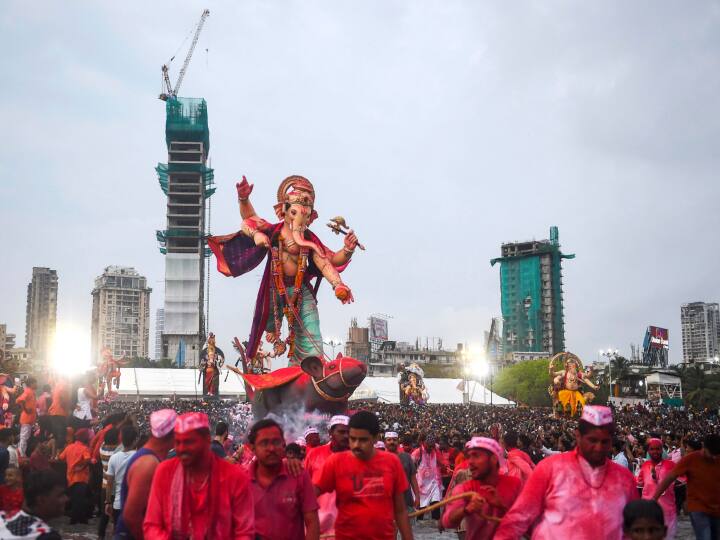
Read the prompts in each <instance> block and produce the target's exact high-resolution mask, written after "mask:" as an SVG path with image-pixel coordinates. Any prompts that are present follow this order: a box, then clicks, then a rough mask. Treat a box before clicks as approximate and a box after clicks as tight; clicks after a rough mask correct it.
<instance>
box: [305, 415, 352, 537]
mask: <svg viewBox="0 0 720 540" xmlns="http://www.w3.org/2000/svg"><path fill="white" fill-rule="evenodd" d="M349 421H350V419H349V418H348V417H347V416H345V415H342V414H337V415H335V416H333V417H332V418H331V419H330V425H329V429H330V442H328V443H327V444H323V445H321V446H316V447H315V448H308V450H307V454H306V455H305V470H307V472H308V474H309V475H310V479H311V480H312V482H313V484H315V483H317V480H318V479H319V478H320V471H322V468H323V465H324V464H325V461H326V460H327V458H329V457H330V456H331V455H333V454H334V453H336V452H342V451H344V450H347V449H348V422H349ZM318 505H319V506H320V509H319V510H318V518H319V519H320V534H322V535H328V536H331V535H332V534H333V526H334V524H335V518H336V517H337V507H336V506H335V493H323V494H322V495H320V496H319V497H318Z"/></svg>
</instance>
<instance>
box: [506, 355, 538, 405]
mask: <svg viewBox="0 0 720 540" xmlns="http://www.w3.org/2000/svg"><path fill="white" fill-rule="evenodd" d="M549 363H550V360H549V359H547V358H540V359H537V360H528V361H525V362H519V363H517V364H515V365H513V366H509V367H507V368H505V369H503V370H502V371H501V372H500V373H498V375H497V376H496V377H495V381H494V382H493V392H495V393H496V394H498V395H500V396H502V397H504V398H507V399H510V400H512V401H515V402H516V403H517V404H518V405H520V404H523V405H529V406H530V407H549V406H550V405H551V404H552V402H551V400H550V394H548V386H550V376H549V375H548V364H549Z"/></svg>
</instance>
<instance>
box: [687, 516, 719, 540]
mask: <svg viewBox="0 0 720 540" xmlns="http://www.w3.org/2000/svg"><path fill="white" fill-rule="evenodd" d="M690 523H692V526H693V530H694V531H695V538H696V539H697V540H717V539H718V538H720V518H717V517H712V516H710V515H708V514H706V513H705V512H690Z"/></svg>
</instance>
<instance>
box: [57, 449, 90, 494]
mask: <svg viewBox="0 0 720 540" xmlns="http://www.w3.org/2000/svg"><path fill="white" fill-rule="evenodd" d="M58 458H59V459H61V460H62V461H64V462H66V463H67V483H68V486H72V485H73V484H77V483H78V482H83V483H85V484H87V483H88V482H89V481H90V464H89V463H85V464H84V465H83V466H81V467H77V466H78V464H79V463H80V462H82V461H83V460H89V459H90V449H89V448H88V447H87V446H85V445H84V444H83V443H81V442H79V441H75V442H74V443H72V444H69V445H67V446H66V447H65V450H63V451H62V453H61V454H60V455H59V456H58ZM76 467H77V468H76Z"/></svg>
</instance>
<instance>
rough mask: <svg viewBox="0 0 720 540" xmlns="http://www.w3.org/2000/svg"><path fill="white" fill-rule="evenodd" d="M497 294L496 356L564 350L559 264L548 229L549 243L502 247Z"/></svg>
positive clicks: (553, 234) (556, 242)
mask: <svg viewBox="0 0 720 540" xmlns="http://www.w3.org/2000/svg"><path fill="white" fill-rule="evenodd" d="M501 254H502V256H501V257H500V258H497V259H493V260H492V261H490V264H492V265H495V263H498V262H499V263H500V289H501V304H502V316H503V331H502V351H503V354H504V355H505V357H506V359H508V358H511V357H512V353H513V352H539V353H548V354H549V355H550V354H555V353H558V352H561V351H564V350H565V322H564V318H563V297H562V292H563V291H562V284H563V282H562V267H561V262H562V259H572V258H574V257H575V255H565V254H564V253H562V252H561V251H560V242H559V238H558V228H557V227H551V228H550V239H549V240H532V241H528V242H513V243H509V244H503V245H502V248H501Z"/></svg>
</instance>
